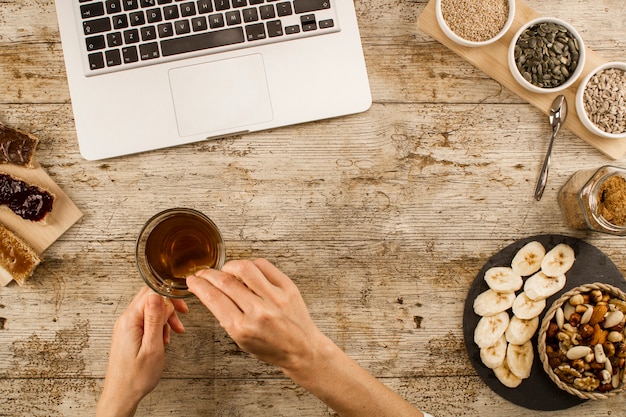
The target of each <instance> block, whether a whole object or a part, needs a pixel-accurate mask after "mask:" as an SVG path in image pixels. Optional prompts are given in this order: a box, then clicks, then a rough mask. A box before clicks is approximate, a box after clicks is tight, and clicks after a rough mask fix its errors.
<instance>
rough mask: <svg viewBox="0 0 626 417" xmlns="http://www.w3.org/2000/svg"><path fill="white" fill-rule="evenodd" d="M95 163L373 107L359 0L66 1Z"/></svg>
mask: <svg viewBox="0 0 626 417" xmlns="http://www.w3.org/2000/svg"><path fill="white" fill-rule="evenodd" d="M56 10H57V17H58V21H59V28H60V33H61V40H62V45H63V53H64V58H65V65H66V71H67V78H68V83H69V88H70V95H71V100H72V108H73V111H74V118H75V124H76V131H77V136H78V142H79V147H80V152H81V154H82V156H83V157H84V158H85V159H87V160H100V159H106V158H112V157H116V156H120V155H128V154H134V153H139V152H144V151H149V150H154V149H161V148H166V147H171V146H176V145H181V144H185V143H191V142H197V141H202V140H206V139H211V138H220V137H225V136H232V135H239V134H245V133H249V132H255V131H261V130H267V129H272V128H276V127H280V126H286V125H293V124H298V123H304V122H309V121H313V120H320V119H325V118H331V117H336V116H341V115H347V114H353V113H358V112H362V111H365V110H367V109H368V108H369V107H370V106H371V102H372V101H371V93H370V87H369V82H368V77H367V71H366V67H365V60H364V57H363V50H362V46H361V40H360V35H359V30H358V26H357V18H356V13H355V9H354V3H353V1H352V0H56Z"/></svg>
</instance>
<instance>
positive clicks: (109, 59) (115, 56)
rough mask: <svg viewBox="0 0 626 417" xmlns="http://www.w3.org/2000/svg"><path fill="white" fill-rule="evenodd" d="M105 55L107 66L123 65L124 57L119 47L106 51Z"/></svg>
mask: <svg viewBox="0 0 626 417" xmlns="http://www.w3.org/2000/svg"><path fill="white" fill-rule="evenodd" d="M104 55H105V57H106V63H107V67H115V66H117V65H122V57H121V55H120V51H119V50H118V49H112V50H110V51H106V52H105V53H104Z"/></svg>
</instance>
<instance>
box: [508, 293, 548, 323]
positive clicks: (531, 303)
mask: <svg viewBox="0 0 626 417" xmlns="http://www.w3.org/2000/svg"><path fill="white" fill-rule="evenodd" d="M544 308H546V300H545V299H543V300H537V301H535V300H531V299H530V298H528V296H527V295H526V292H525V291H522V292H521V293H519V295H518V296H517V297H516V298H515V301H513V314H514V315H516V316H517V317H519V318H520V319H524V320H530V319H532V318H533V317H537V316H538V315H539V314H541V312H542V311H543V309H544Z"/></svg>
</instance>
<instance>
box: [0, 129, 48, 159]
mask: <svg viewBox="0 0 626 417" xmlns="http://www.w3.org/2000/svg"><path fill="white" fill-rule="evenodd" d="M38 143H39V139H37V138H36V137H35V136H33V135H31V134H29V133H26V132H22V131H21V130H18V129H13V128H11V127H8V126H5V125H3V124H2V123H0V163H3V164H14V165H19V166H23V167H28V168H32V167H33V158H34V157H35V149H36V148H37V144H38Z"/></svg>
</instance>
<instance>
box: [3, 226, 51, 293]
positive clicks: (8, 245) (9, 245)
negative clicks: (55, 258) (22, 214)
mask: <svg viewBox="0 0 626 417" xmlns="http://www.w3.org/2000/svg"><path fill="white" fill-rule="evenodd" d="M40 262H41V258H40V257H39V255H38V254H37V252H35V251H34V250H33V248H31V247H30V245H29V244H28V243H26V242H25V241H24V240H23V239H22V238H20V237H19V236H18V235H16V234H15V233H13V232H12V231H10V230H9V229H7V228H6V227H4V225H2V224H0V285H2V286H6V285H7V284H8V283H9V282H11V280H12V279H14V280H15V281H16V282H17V283H18V284H19V285H23V284H24V283H25V282H26V280H27V279H28V278H30V277H31V275H32V274H33V272H34V271H35V268H36V267H37V265H39V263H40Z"/></svg>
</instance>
